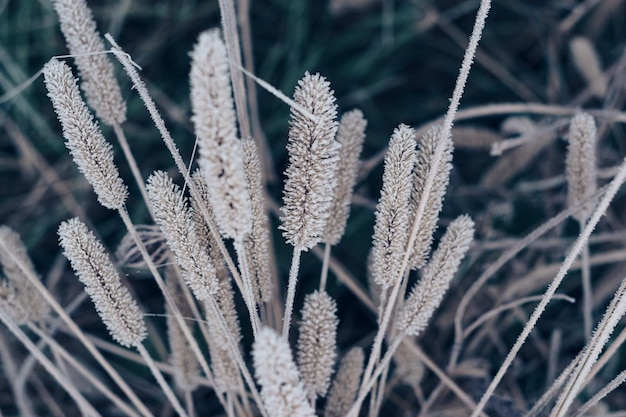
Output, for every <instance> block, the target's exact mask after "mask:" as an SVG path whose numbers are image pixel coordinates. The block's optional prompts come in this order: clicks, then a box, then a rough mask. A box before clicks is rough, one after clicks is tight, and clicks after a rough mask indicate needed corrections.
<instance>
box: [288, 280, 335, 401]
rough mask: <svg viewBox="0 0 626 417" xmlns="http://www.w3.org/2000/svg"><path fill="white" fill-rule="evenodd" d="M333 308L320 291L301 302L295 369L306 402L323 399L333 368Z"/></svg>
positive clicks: (325, 294) (327, 298)
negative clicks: (300, 378) (299, 377)
mask: <svg viewBox="0 0 626 417" xmlns="http://www.w3.org/2000/svg"><path fill="white" fill-rule="evenodd" d="M338 324H339V321H338V320H337V305H336V303H335V300H333V299H332V298H331V297H330V296H329V295H328V294H327V293H326V292H324V291H315V292H313V293H312V294H309V295H307V296H306V297H305V299H304V307H302V322H301V323H300V336H299V337H298V354H297V357H298V369H299V370H300V374H301V375H302V380H303V382H304V387H305V389H306V391H307V394H308V397H309V399H311V400H312V401H315V398H317V397H318V396H319V397H322V398H323V397H324V396H326V392H327V391H328V386H329V385H330V376H331V375H332V373H333V367H334V365H335V357H336V356H337V354H336V352H335V350H336V345H337V326H338Z"/></svg>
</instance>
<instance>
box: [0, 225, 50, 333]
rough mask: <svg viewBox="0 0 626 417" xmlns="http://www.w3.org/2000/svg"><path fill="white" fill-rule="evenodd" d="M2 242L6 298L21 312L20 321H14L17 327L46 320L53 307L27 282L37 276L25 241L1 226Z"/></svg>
mask: <svg viewBox="0 0 626 417" xmlns="http://www.w3.org/2000/svg"><path fill="white" fill-rule="evenodd" d="M0 241H1V242H0V265H2V270H3V272H4V275H5V276H6V279H7V286H6V287H5V295H6V296H7V297H8V298H7V299H11V300H12V301H11V304H12V305H13V306H14V307H13V310H14V311H15V312H19V313H20V314H19V320H18V319H17V316H14V317H13V318H14V319H16V321H17V322H18V324H24V323H27V322H36V321H40V320H43V319H46V318H47V317H48V314H49V313H50V305H49V304H48V302H47V301H46V300H45V298H44V297H43V295H41V293H40V292H39V291H38V290H37V289H36V288H35V286H34V285H33V284H32V283H31V281H30V280H29V279H28V275H31V276H37V273H36V271H35V266H34V265H33V262H32V260H31V259H30V257H29V256H28V252H27V251H26V246H24V243H23V242H22V239H21V238H20V236H19V235H18V234H17V233H16V232H15V231H13V230H12V229H11V228H10V227H8V226H0ZM20 265H21V267H20ZM22 267H24V268H26V269H27V270H28V272H26V271H24V270H23V269H22Z"/></svg>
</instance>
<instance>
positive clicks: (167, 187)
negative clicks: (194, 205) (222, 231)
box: [146, 171, 218, 300]
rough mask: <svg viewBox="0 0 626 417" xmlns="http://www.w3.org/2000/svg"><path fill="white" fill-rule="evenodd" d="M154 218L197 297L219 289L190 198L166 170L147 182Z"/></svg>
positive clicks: (205, 295) (204, 298) (199, 297)
mask: <svg viewBox="0 0 626 417" xmlns="http://www.w3.org/2000/svg"><path fill="white" fill-rule="evenodd" d="M146 189H147V191H148V198H149V199H150V204H151V205H152V209H153V211H154V215H155V220H156V222H157V224H158V225H159V227H160V228H161V231H162V232H163V235H164V236H165V240H166V241H167V244H168V246H169V247H170V249H171V250H172V252H173V253H174V256H175V257H176V262H177V263H178V265H179V266H180V267H181V269H182V272H183V278H184V279H185V282H186V283H187V285H188V286H189V288H191V291H192V292H193V294H194V295H195V296H196V298H197V299H198V300H207V299H208V298H209V297H211V295H213V294H215V293H216V292H217V285H218V284H217V278H216V276H215V268H214V267H213V264H212V262H211V259H210V258H209V255H208V253H207V252H206V251H205V250H203V247H202V245H201V243H200V239H199V238H198V235H197V232H196V228H195V224H194V222H193V218H192V214H191V212H190V210H189V207H188V206H187V199H186V198H185V197H184V196H183V194H182V192H181V191H180V189H179V187H178V186H177V185H176V184H174V182H173V181H172V179H171V178H170V177H169V176H168V175H167V173H165V172H163V171H155V172H154V173H153V174H152V175H150V177H149V178H148V183H147V185H146Z"/></svg>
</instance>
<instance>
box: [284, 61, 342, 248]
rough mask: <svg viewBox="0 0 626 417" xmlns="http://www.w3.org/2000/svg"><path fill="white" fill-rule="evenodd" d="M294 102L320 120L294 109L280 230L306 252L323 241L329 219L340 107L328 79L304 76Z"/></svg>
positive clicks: (294, 244) (334, 180)
mask: <svg viewBox="0 0 626 417" xmlns="http://www.w3.org/2000/svg"><path fill="white" fill-rule="evenodd" d="M293 98H294V101H295V102H296V103H298V104H299V105H300V106H302V107H303V108H304V109H306V110H307V111H308V112H309V113H311V114H312V115H314V116H315V117H316V118H317V120H311V119H310V118H308V117H307V116H305V115H303V114H301V113H299V112H298V110H296V109H294V108H292V109H291V120H290V128H289V139H288V141H287V151H288V152H289V165H288V166H287V170H286V171H285V176H286V179H285V188H284V190H283V206H282V207H281V209H280V210H281V213H282V216H281V222H282V225H281V226H280V228H281V229H282V230H283V236H284V237H285V238H286V239H287V242H288V243H289V244H291V245H293V246H294V247H295V248H297V249H300V250H305V251H306V250H309V249H311V248H312V247H313V246H315V245H317V244H318V243H319V242H320V241H321V239H322V235H323V233H324V228H325V226H326V221H327V220H328V216H329V215H330V208H331V204H332V200H333V193H334V190H335V186H336V184H337V177H336V173H337V167H338V163H339V148H340V147H341V145H339V143H338V142H337V141H335V133H336V132H337V122H336V120H335V119H336V118H337V105H336V104H335V97H334V96H333V91H332V90H331V89H330V83H329V82H328V81H326V79H325V78H324V77H322V76H320V75H319V74H314V75H311V74H309V73H308V72H307V73H305V74H304V78H302V79H301V80H300V81H298V85H297V86H296V91H295V92H294V95H293Z"/></svg>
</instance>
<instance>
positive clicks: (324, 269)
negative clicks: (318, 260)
mask: <svg viewBox="0 0 626 417" xmlns="http://www.w3.org/2000/svg"><path fill="white" fill-rule="evenodd" d="M330 247H331V245H330V244H329V243H325V244H324V260H323V261H322V276H321V278H320V291H324V290H326V280H327V278H328V264H329V262H330Z"/></svg>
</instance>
